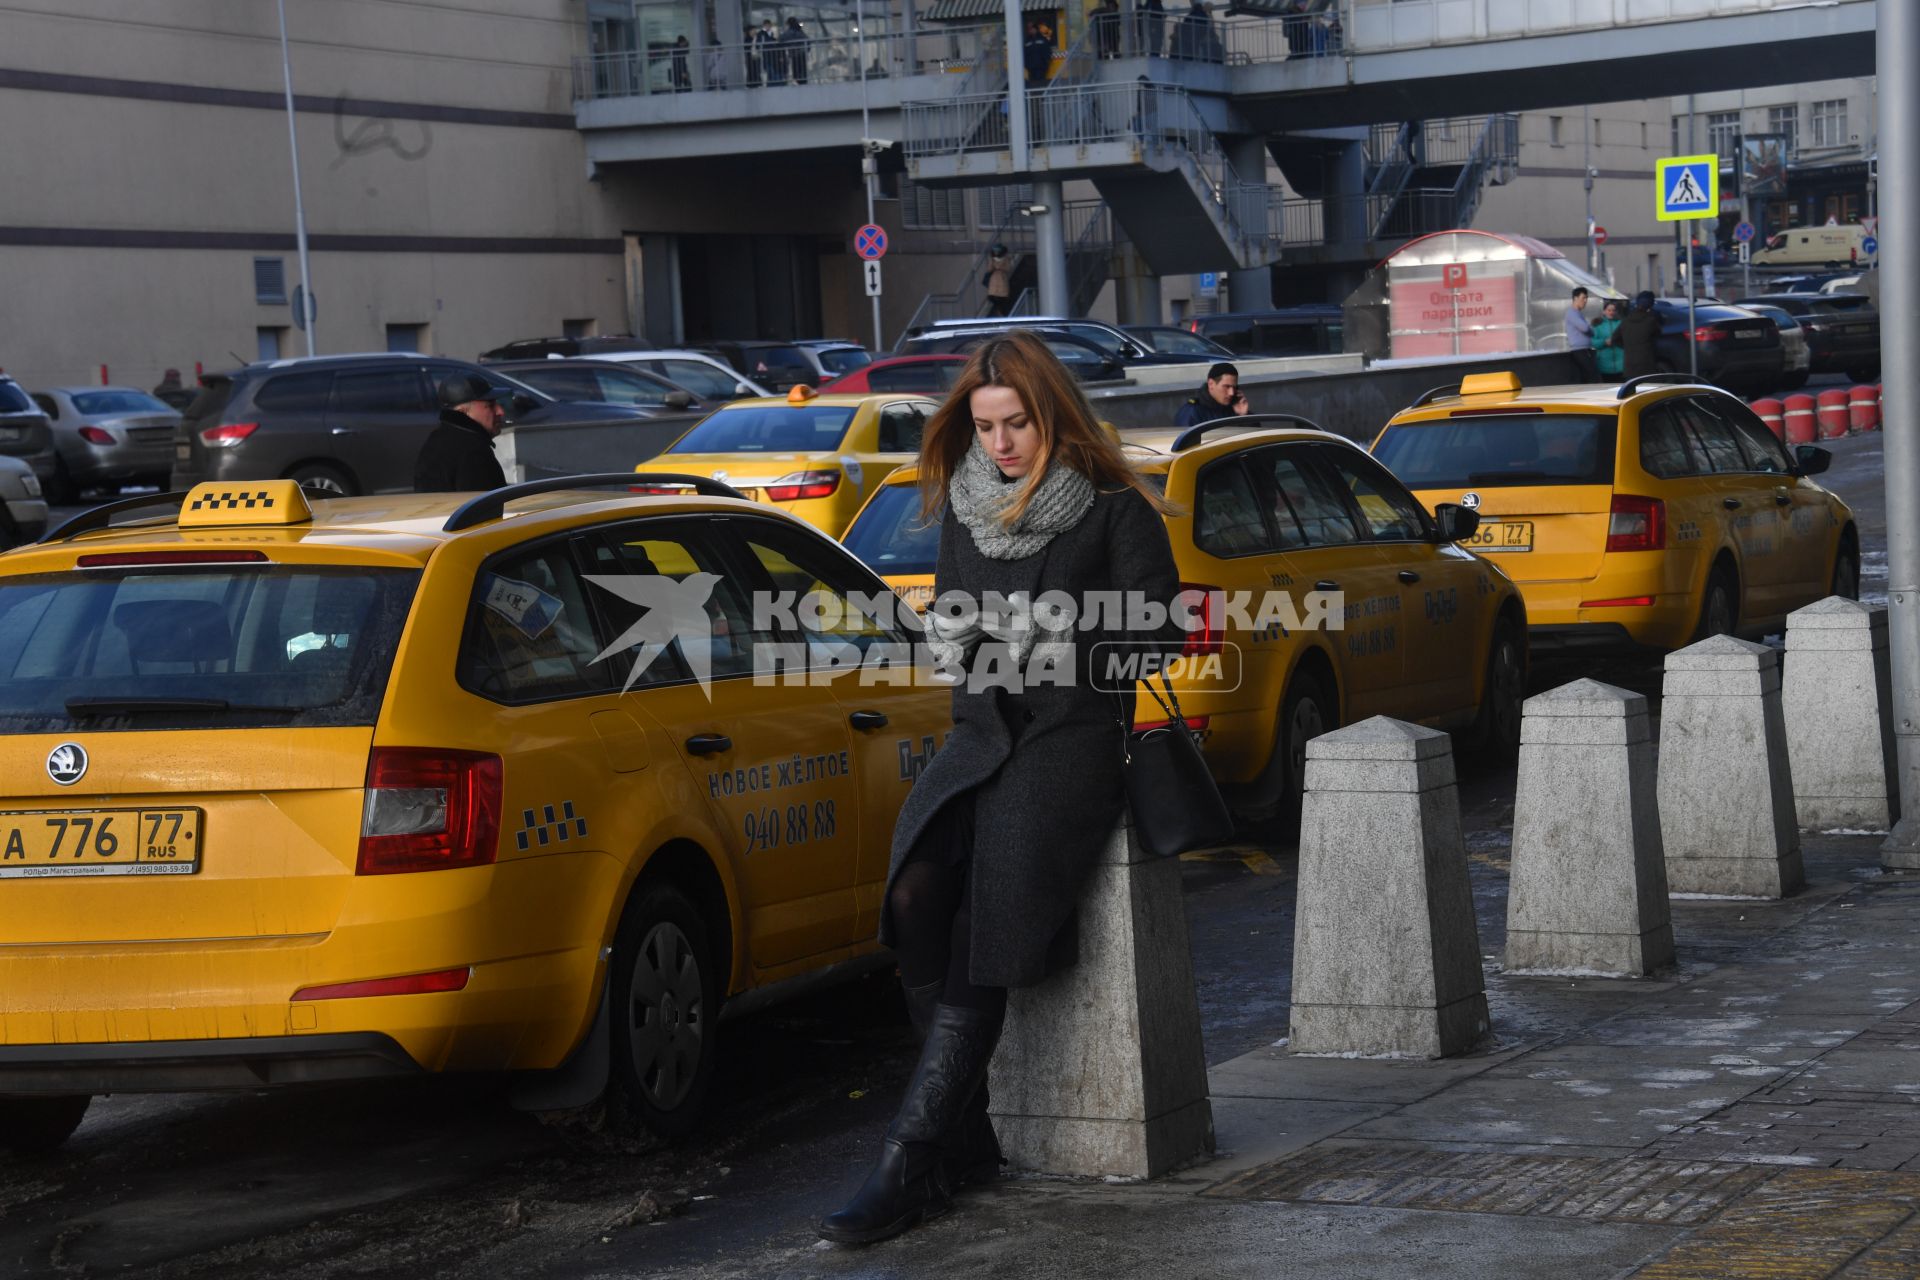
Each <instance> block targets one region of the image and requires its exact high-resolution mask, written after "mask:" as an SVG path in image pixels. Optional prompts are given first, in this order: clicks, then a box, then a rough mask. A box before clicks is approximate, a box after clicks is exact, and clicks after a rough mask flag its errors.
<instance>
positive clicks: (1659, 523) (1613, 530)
mask: <svg viewBox="0 0 1920 1280" xmlns="http://www.w3.org/2000/svg"><path fill="white" fill-rule="evenodd" d="M1666 545H1667V504H1666V503H1664V502H1662V501H1661V500H1660V499H1658V498H1640V497H1635V496H1633V495H1632V494H1624V493H1619V494H1615V495H1614V497H1613V508H1612V510H1611V511H1610V512H1609V514H1608V516H1607V550H1608V551H1663V550H1665V549H1666Z"/></svg>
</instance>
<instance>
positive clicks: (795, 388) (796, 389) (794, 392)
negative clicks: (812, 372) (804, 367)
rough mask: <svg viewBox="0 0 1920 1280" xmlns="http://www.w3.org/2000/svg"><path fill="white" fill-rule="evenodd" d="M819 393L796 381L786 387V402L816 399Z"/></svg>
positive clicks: (802, 401)
mask: <svg viewBox="0 0 1920 1280" xmlns="http://www.w3.org/2000/svg"><path fill="white" fill-rule="evenodd" d="M819 398H820V393H819V392H818V391H815V390H814V389H813V388H812V387H810V386H808V385H807V384H806V383H804V382H796V383H794V384H793V385H792V386H791V387H789V388H787V403H788V404H805V403H806V402H807V401H809V400H818V399H819Z"/></svg>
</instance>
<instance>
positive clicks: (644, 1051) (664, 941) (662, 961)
mask: <svg viewBox="0 0 1920 1280" xmlns="http://www.w3.org/2000/svg"><path fill="white" fill-rule="evenodd" d="M701 986H702V984H701V978H700V963H699V960H698V959H697V958H696V957H695V955H694V953H693V944H692V943H690V942H688V941H687V935H686V934H684V933H682V932H681V931H680V929H679V927H678V926H677V925H674V924H672V923H668V922H662V923H660V924H657V925H655V926H654V927H653V928H652V929H651V930H650V931H649V932H648V934H647V936H646V939H645V940H644V941H643V942H642V943H641V944H640V949H639V952H638V953H637V954H636V955H635V956H634V962H633V988H632V992H633V994H632V1001H631V1008H630V1009H629V1010H628V1035H627V1043H628V1045H629V1046H630V1048H631V1052H632V1054H633V1071H634V1075H635V1077H636V1078H637V1079H638V1080H639V1081H640V1087H641V1089H642V1091H644V1092H645V1094H646V1097H647V1101H648V1102H650V1103H652V1104H653V1105H654V1106H656V1107H658V1108H660V1109H661V1110H663V1111H665V1110H669V1109H671V1108H673V1107H676V1106H678V1105H679V1104H680V1103H681V1102H683V1101H684V1100H685V1099H686V1096H687V1091H688V1090H689V1089H691V1088H692V1087H693V1077H694V1072H695V1070H696V1069H697V1068H698V1066H699V1065H700V1055H701V1053H702V1051H703V1046H704V1042H705V1040H706V1029H707V1025H706V1000H705V995H704V992H703V991H702V989H701Z"/></svg>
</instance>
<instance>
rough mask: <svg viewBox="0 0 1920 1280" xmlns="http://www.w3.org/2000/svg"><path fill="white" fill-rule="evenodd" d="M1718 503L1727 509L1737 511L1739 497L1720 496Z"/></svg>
mask: <svg viewBox="0 0 1920 1280" xmlns="http://www.w3.org/2000/svg"><path fill="white" fill-rule="evenodd" d="M1720 505H1721V506H1723V507H1725V508H1726V509H1727V510H1729V511H1738V510H1739V509H1740V499H1738V498H1722V499H1720Z"/></svg>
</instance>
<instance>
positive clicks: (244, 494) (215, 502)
mask: <svg viewBox="0 0 1920 1280" xmlns="http://www.w3.org/2000/svg"><path fill="white" fill-rule="evenodd" d="M242 507H245V508H246V509H247V510H249V511H251V510H253V509H254V508H255V507H258V508H260V509H261V510H263V511H270V510H272V509H273V496H272V495H271V494H269V493H268V492H267V491H266V490H265V489H228V490H226V491H225V492H224V493H209V494H204V495H202V496H201V497H198V498H195V499H194V500H193V502H192V503H191V504H190V505H189V506H188V507H187V510H189V511H238V510H240V509H241V508H242Z"/></svg>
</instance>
